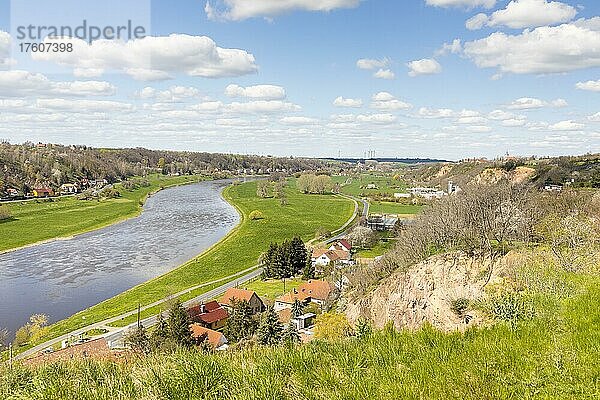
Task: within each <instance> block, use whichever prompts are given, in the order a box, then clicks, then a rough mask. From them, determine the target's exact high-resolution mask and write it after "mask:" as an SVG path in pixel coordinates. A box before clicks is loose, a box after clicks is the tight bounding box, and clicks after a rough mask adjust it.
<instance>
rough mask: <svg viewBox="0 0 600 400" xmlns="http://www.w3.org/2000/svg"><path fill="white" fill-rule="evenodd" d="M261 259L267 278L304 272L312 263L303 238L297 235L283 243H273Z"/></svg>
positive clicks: (288, 276) (283, 276)
mask: <svg viewBox="0 0 600 400" xmlns="http://www.w3.org/2000/svg"><path fill="white" fill-rule="evenodd" d="M260 261H261V262H260V263H261V266H262V267H263V269H264V275H265V276H266V277H267V278H277V279H281V278H290V277H292V276H296V275H298V274H300V273H301V272H303V271H304V269H305V268H306V267H307V264H310V257H309V254H308V250H307V249H306V246H305V245H304V242H303V241H302V239H300V238H299V237H295V238H293V239H292V240H286V241H284V242H283V243H271V245H270V246H269V249H268V250H267V251H266V253H265V254H263V256H262V257H261V260H260Z"/></svg>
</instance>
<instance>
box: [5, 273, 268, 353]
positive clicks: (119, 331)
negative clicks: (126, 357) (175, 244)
mask: <svg viewBox="0 0 600 400" xmlns="http://www.w3.org/2000/svg"><path fill="white" fill-rule="evenodd" d="M248 271H250V272H248ZM246 272H247V273H246ZM242 273H246V274H245V275H243V276H241V277H239V278H237V279H235V277H236V276H239V275H240V274H242ZM261 273H262V268H258V266H257V265H255V266H253V267H251V268H248V269H246V270H244V271H241V272H239V273H237V274H234V275H230V276H228V277H225V278H222V279H219V280H216V281H212V282H207V283H203V284H202V285H198V286H194V287H191V288H188V289H186V290H184V291H181V292H179V293H176V294H174V295H172V296H169V297H168V298H165V299H162V300H159V301H156V302H154V303H152V304H148V305H146V306H144V307H142V308H140V311H144V310H147V309H149V308H152V307H156V306H158V305H160V304H162V303H165V302H167V301H169V300H172V299H173V298H176V297H179V296H181V295H183V294H187V293H189V292H191V291H193V290H196V289H199V288H202V287H205V286H209V285H213V284H215V283H217V282H222V281H228V280H230V279H233V280H232V281H229V282H226V283H224V284H223V285H221V286H219V287H217V288H215V289H212V290H209V291H208V292H206V293H203V294H201V295H199V296H196V297H195V298H193V299H191V300H188V301H186V302H185V303H184V305H189V304H194V303H198V302H203V301H207V300H212V299H214V298H215V297H217V296H219V295H221V294H223V293H225V291H226V290H227V289H229V288H232V287H236V286H239V285H241V284H243V283H245V282H248V281H250V280H252V279H255V278H257V277H258V276H260V274H261ZM136 313H137V309H136V310H132V311H129V312H127V313H125V314H121V315H118V316H116V317H112V318H109V319H106V320H104V321H100V322H97V323H94V324H91V325H88V326H86V327H84V328H80V329H77V330H75V331H72V332H69V333H67V334H64V335H62V336H59V337H56V338H54V339H51V340H48V341H46V342H44V343H41V344H39V345H37V346H35V347H32V348H31V349H28V350H25V351H24V352H22V353H20V354H18V355H16V356H15V360H20V359H25V358H27V357H29V356H32V355H34V354H36V353H38V352H40V351H42V350H44V349H46V348H48V347H51V346H54V345H55V344H57V343H61V342H62V341H63V340H67V339H70V338H72V337H77V336H79V335H81V334H82V333H85V332H87V331H89V330H91V329H106V330H108V331H109V332H108V333H106V334H104V335H102V336H101V337H104V338H106V339H107V340H113V341H114V340H119V339H121V338H122V337H123V334H124V333H125V332H126V331H127V329H129V328H130V327H131V326H135V325H136V324H137V322H136V323H133V324H131V325H128V326H125V327H122V328H115V327H111V326H109V324H111V323H114V322H117V321H120V320H122V319H124V318H127V317H130V316H132V315H135V314H136ZM142 323H143V325H144V326H145V327H150V326H152V325H154V323H156V316H153V317H149V318H146V319H145V320H144V321H142ZM99 337H100V336H99Z"/></svg>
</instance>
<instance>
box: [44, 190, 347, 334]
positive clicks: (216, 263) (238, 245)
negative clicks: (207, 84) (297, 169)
mask: <svg viewBox="0 0 600 400" xmlns="http://www.w3.org/2000/svg"><path fill="white" fill-rule="evenodd" d="M286 192H287V197H288V205H286V206H281V205H280V202H279V200H278V199H262V198H258V197H257V196H256V182H247V183H243V184H239V185H233V186H230V187H228V188H226V189H225V190H224V191H223V197H224V198H225V199H226V200H227V201H228V202H229V203H230V204H232V205H233V206H234V207H236V208H237V210H238V212H239V213H240V214H241V215H242V222H241V223H240V224H239V225H238V226H237V227H236V228H234V229H233V230H232V231H231V232H230V233H229V234H228V235H227V236H226V237H225V238H223V239H222V240H221V241H220V242H218V243H217V244H216V245H214V246H212V247H211V248H210V249H208V250H207V251H205V252H204V253H202V254H201V255H199V256H198V257H195V258H194V259H192V260H190V261H189V262H187V263H185V264H183V265H182V266H180V267H178V268H176V269H174V270H172V271H170V272H168V273H167V274H164V275H162V276H160V277H158V278H155V279H152V280H150V281H148V282H145V283H143V284H141V285H138V286H136V287H134V288H132V289H130V290H128V291H126V292H123V293H121V294H119V295H117V296H115V297H113V298H111V299H109V300H106V301H104V302H102V303H99V304H97V305H95V306H93V307H90V308H88V309H86V310H84V311H81V312H79V313H77V314H75V315H73V316H71V317H70V318H67V319H65V320H62V321H59V322H57V323H55V324H53V325H52V326H50V327H49V331H48V335H46V337H45V338H44V339H46V340H47V339H51V338H54V337H58V336H60V335H62V334H64V333H68V332H71V331H74V330H76V329H79V328H82V327H84V326H87V325H90V324H93V323H95V322H99V321H103V320H105V319H107V318H110V317H113V316H117V315H121V314H124V313H127V312H129V311H131V310H134V309H136V308H137V306H138V304H141V305H142V306H144V305H147V304H152V303H153V302H155V301H157V300H159V299H163V298H166V297H168V296H169V295H171V294H173V293H178V292H180V291H182V290H185V289H187V288H190V287H192V286H196V285H201V284H202V283H204V282H210V281H214V280H218V279H220V278H224V277H227V276H231V275H234V274H236V273H239V272H240V271H243V270H245V269H247V268H250V267H252V266H253V265H255V264H256V262H257V260H258V257H259V256H260V254H261V253H262V252H263V251H264V250H265V249H266V248H268V245H269V244H270V243H271V241H282V240H284V239H288V238H291V237H293V236H295V235H298V236H301V237H302V238H303V239H304V240H309V239H311V238H313V237H314V234H315V231H316V230H317V229H318V228H321V227H323V228H326V229H329V230H335V229H336V228H338V227H339V226H341V225H343V224H344V223H345V222H346V221H347V220H348V219H349V218H350V217H351V216H352V215H353V212H354V203H353V202H352V201H350V200H347V199H343V198H339V197H336V196H320V195H305V194H302V193H300V192H299V191H297V190H296V189H295V188H293V187H290V188H287V189H286ZM254 210H259V211H261V212H262V213H263V215H264V216H265V218H264V219H262V220H258V221H252V220H250V219H249V218H248V215H249V214H250V213H251V212H252V211H254ZM208 289H209V288H206V289H205V290H208ZM200 291H201V290H200ZM194 294H198V293H196V292H195V293H194Z"/></svg>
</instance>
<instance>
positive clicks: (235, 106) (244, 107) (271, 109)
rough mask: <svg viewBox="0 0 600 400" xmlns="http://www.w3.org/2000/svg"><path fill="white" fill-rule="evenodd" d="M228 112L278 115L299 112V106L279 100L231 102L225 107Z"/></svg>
mask: <svg viewBox="0 0 600 400" xmlns="http://www.w3.org/2000/svg"><path fill="white" fill-rule="evenodd" d="M225 109H226V110H227V111H229V112H236V113H238V112H239V113H279V112H289V111H300V110H301V107H300V106H299V105H296V104H293V103H289V102H284V101H280V100H270V101H267V100H256V101H250V102H247V103H238V102H233V103H231V104H228V105H226V106H225Z"/></svg>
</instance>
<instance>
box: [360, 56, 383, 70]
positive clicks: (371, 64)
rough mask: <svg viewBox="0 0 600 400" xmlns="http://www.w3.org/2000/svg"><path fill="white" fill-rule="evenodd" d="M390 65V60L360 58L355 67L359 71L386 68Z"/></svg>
mask: <svg viewBox="0 0 600 400" xmlns="http://www.w3.org/2000/svg"><path fill="white" fill-rule="evenodd" d="M389 65H390V60H389V59H388V58H387V57H386V58H382V59H381V60H375V59H372V58H361V59H360V60H358V61H357V62H356V66H357V67H358V68H360V69H376V68H387V67H388V66H389Z"/></svg>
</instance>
